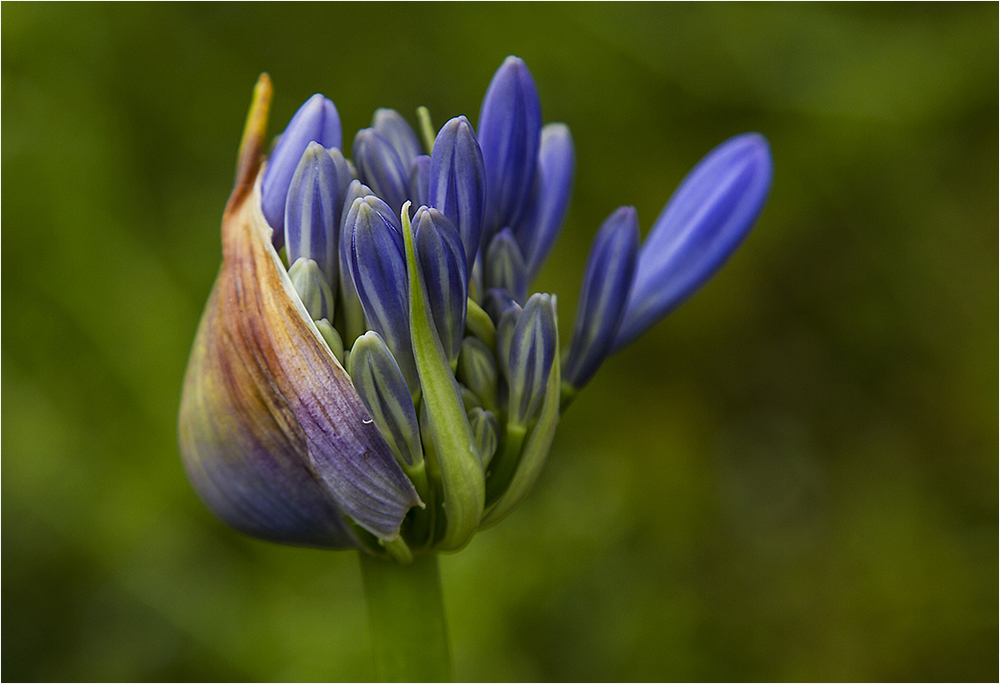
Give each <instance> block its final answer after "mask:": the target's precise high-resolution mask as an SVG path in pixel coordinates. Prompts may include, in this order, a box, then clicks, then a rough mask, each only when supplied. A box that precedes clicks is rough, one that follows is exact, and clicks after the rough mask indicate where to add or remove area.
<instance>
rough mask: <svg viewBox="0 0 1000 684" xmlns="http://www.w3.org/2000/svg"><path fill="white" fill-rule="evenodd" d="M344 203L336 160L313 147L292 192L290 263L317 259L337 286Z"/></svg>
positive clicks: (287, 232) (288, 220)
mask: <svg viewBox="0 0 1000 684" xmlns="http://www.w3.org/2000/svg"><path fill="white" fill-rule="evenodd" d="M341 201H342V200H341V197H340V179H339V178H338V175H337V165H336V163H335V162H334V160H333V157H331V156H330V154H329V153H327V151H326V150H325V149H323V146H322V145H320V144H319V143H315V142H312V143H309V146H308V147H307V148H306V151H305V152H304V153H303V154H302V159H301V160H300V161H299V166H298V168H297V169H296V170H295V175H294V176H292V184H291V186H290V187H289V189H288V199H287V201H286V203H285V248H286V249H287V250H288V263H291V264H294V263H295V262H296V261H297V260H298V259H299V258H303V257H304V258H306V259H313V260H314V261H315V262H316V263H318V264H319V268H320V270H321V271H323V275H324V276H326V280H327V282H328V283H331V284H336V282H337V259H338V255H337V237H338V233H339V231H340V213H341V207H340V202H341Z"/></svg>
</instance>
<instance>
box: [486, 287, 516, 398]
mask: <svg viewBox="0 0 1000 684" xmlns="http://www.w3.org/2000/svg"><path fill="white" fill-rule="evenodd" d="M484 308H485V309H486V311H487V312H488V313H489V314H490V317H492V318H493V320H495V321H496V322H497V325H496V350H497V362H498V363H499V364H500V369H501V370H502V371H503V375H504V377H505V378H508V379H509V378H510V371H509V368H508V366H507V361H508V359H509V358H510V342H511V339H512V338H513V337H514V328H515V327H516V326H517V319H518V318H520V317H521V305H520V304H518V303H517V302H516V301H514V299H513V297H511V296H510V295H509V294H508V293H507V291H506V290H489V291H488V292H487V293H486V300H485V302H484Z"/></svg>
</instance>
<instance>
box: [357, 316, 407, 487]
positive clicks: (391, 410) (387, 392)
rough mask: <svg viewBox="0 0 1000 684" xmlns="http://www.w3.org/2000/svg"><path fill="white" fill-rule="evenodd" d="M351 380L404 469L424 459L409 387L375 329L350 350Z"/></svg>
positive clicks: (358, 340)
mask: <svg viewBox="0 0 1000 684" xmlns="http://www.w3.org/2000/svg"><path fill="white" fill-rule="evenodd" d="M350 373H351V380H352V381H353V382H354V388H355V389H356V390H357V391H358V395H360V397H361V402H362V403H363V404H364V405H365V408H367V409H368V415H370V416H371V418H372V420H374V421H375V426H376V427H377V428H378V430H379V432H380V433H381V435H382V438H383V439H385V441H386V444H388V445H389V448H390V449H391V450H392V453H393V455H394V456H395V457H396V460H397V461H398V462H399V464H400V465H401V466H402V467H403V469H404V470H406V469H408V468H411V467H413V466H416V465H420V464H421V463H422V462H423V459H424V452H423V448H422V447H421V445H420V425H419V423H418V422H417V412H416V410H415V409H414V407H413V399H412V397H411V395H410V389H409V387H408V386H407V384H406V380H405V379H404V378H403V373H402V372H401V371H400V370H399V365H398V364H397V363H396V359H395V358H393V356H392V352H390V351H389V347H388V346H386V343H385V340H383V339H382V336H381V335H379V334H378V333H377V332H375V331H374V330H371V331H369V332H367V333H365V334H364V335H362V336H361V337H359V338H358V339H357V341H356V342H355V343H354V348H353V349H352V350H351V360H350Z"/></svg>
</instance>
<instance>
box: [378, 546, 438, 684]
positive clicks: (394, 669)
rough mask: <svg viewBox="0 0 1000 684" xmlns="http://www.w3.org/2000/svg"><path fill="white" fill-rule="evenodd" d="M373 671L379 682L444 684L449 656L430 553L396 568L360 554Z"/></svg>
mask: <svg viewBox="0 0 1000 684" xmlns="http://www.w3.org/2000/svg"><path fill="white" fill-rule="evenodd" d="M360 555H361V577H362V579H363V580H364V587H365V597H366V598H367V600H368V621H369V623H370V624H371V630H372V643H373V647H374V651H375V670H376V672H377V674H378V677H379V679H380V680H382V681H383V682H449V681H451V653H450V651H449V648H448V630H447V627H446V625H445V621H444V601H443V598H442V595H441V575H440V573H439V572H438V558H437V554H435V553H428V554H424V555H422V556H418V557H417V558H415V559H414V560H413V563H411V564H410V565H397V564H395V563H390V562H387V561H384V560H380V559H379V558H375V557H374V556H370V555H369V554H367V553H364V552H363V551H362V552H361V553H360Z"/></svg>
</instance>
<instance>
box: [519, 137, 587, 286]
mask: <svg viewBox="0 0 1000 684" xmlns="http://www.w3.org/2000/svg"><path fill="white" fill-rule="evenodd" d="M575 170H576V153H575V151H574V149H573V136H572V135H570V132H569V127H568V126H567V125H566V124H561V123H552V124H548V125H547V126H545V127H544V128H543V129H542V142H541V149H540V150H539V152H538V176H537V180H536V186H537V196H536V199H535V206H534V210H533V212H532V215H531V220H530V222H527V223H525V224H522V227H520V228H519V229H518V231H517V241H518V244H519V245H520V246H521V252H522V253H523V254H524V262H525V264H526V266H527V268H528V281H529V282H530V281H531V280H534V278H535V276H536V275H538V271H539V270H540V269H541V267H542V264H544V263H545V259H546V257H548V255H549V252H550V251H551V250H552V245H553V244H555V241H556V238H558V237H559V231H560V230H562V225H563V221H564V220H565V219H566V211H567V210H568V209H569V200H570V196H571V195H572V191H573V174H574V172H575Z"/></svg>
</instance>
